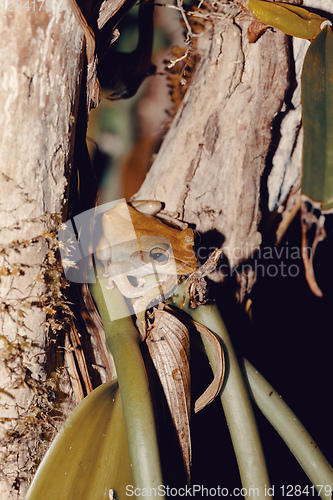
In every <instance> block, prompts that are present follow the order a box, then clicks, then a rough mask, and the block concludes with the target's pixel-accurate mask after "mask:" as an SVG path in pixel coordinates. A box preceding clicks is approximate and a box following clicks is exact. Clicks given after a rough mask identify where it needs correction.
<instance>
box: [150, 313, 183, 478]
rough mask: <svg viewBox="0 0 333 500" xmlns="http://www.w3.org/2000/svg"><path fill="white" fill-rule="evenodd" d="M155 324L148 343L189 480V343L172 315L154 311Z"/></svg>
mask: <svg viewBox="0 0 333 500" xmlns="http://www.w3.org/2000/svg"><path fill="white" fill-rule="evenodd" d="M154 314H155V321H154V325H153V327H152V329H151V330H150V332H149V333H148V336H147V339H146V342H147V346H148V350H149V354H150V356H151V359H152V361H153V363H154V366H155V369H156V371H157V374H158V376H159V379H160V381H161V385H162V387H163V390H164V394H165V397H166V400H167V403H168V406H169V410H170V413H171V418H172V421H173V423H174V426H175V428H176V432H177V435H178V440H179V443H180V447H181V450H182V454H183V460H184V464H185V468H186V472H187V476H188V478H189V477H190V466H191V438H190V413H191V378H190V366H189V357H190V339H189V333H188V330H187V328H186V327H185V325H183V323H182V322H181V321H179V319H177V318H176V317H175V316H174V315H173V314H170V313H169V312H167V311H165V310H161V309H157V308H155V309H154Z"/></svg>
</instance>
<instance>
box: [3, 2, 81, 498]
mask: <svg viewBox="0 0 333 500" xmlns="http://www.w3.org/2000/svg"><path fill="white" fill-rule="evenodd" d="M36 4H37V6H36V11H35V12H33V11H32V10H31V11H30V12H27V11H26V10H22V11H21V12H18V11H13V12H9V11H5V12H2V13H1V16H0V31H1V40H0V84H1V100H0V130H1V134H0V152H1V154H0V193H1V197H0V211H1V223H0V235H1V236H0V280H1V281H0V299H1V301H0V343H1V351H0V356H1V365H0V382H1V389H0V405H1V406H0V419H1V420H0V421H1V465H0V468H1V474H0V481H1V482H0V497H1V498H6V499H8V500H9V499H14V498H15V499H17V498H23V497H24V494H25V491H26V488H27V484H28V482H29V479H30V478H31V475H32V474H33V472H34V470H35V467H36V464H37V463H38V461H39V460H40V458H41V456H42V454H43V453H44V452H45V449H46V447H47V446H48V445H49V442H50V438H51V436H52V435H53V433H54V431H55V430H56V428H57V425H58V421H59V420H61V419H62V418H63V416H66V413H68V412H69V410H70V409H71V407H73V404H74V403H75V399H74V397H73V391H72V389H71V384H70V382H69V376H68V373H67V370H66V368H64V366H65V365H66V361H65V363H64V362H63V359H61V360H60V359H53V360H51V359H50V356H49V354H50V350H51V347H52V345H54V344H55V343H56V335H59V336H64V332H65V330H66V324H68V322H67V323H66V314H67V313H68V316H70V309H69V308H67V309H66V307H67V306H66V300H65V298H64V296H63V294H62V292H63V290H62V286H63V281H62V276H61V268H60V265H59V264H58V263H57V259H56V249H57V226H58V223H59V220H60V216H61V213H62V211H63V207H64V205H65V201H66V196H67V195H66V190H67V184H68V175H69V172H70V170H71V164H72V157H73V140H74V132H75V126H76V113H77V105H78V96H79V89H80V75H81V74H82V66H83V58H82V46H83V45H82V44H83V37H82V32H81V30H80V28H79V27H78V25H77V23H76V21H75V19H74V16H73V14H72V12H71V10H70V9H69V7H68V6H67V3H66V1H65V0H57V1H55V2H53V5H52V10H50V11H47V10H46V6H45V4H43V6H42V7H41V10H40V11H39V10H38V9H39V4H38V3H37V2H36ZM59 308H60V309H62V311H63V317H62V319H61V318H60V317H58V316H57V312H58V311H59ZM66 311H67V312H66ZM51 339H52V340H51ZM60 357H61V358H63V356H60ZM55 358H59V354H56V355H55ZM61 366H62V367H63V368H61ZM61 401H62V403H61ZM55 402H57V403H56V404H55Z"/></svg>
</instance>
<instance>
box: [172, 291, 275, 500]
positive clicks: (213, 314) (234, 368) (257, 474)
mask: <svg viewBox="0 0 333 500" xmlns="http://www.w3.org/2000/svg"><path fill="white" fill-rule="evenodd" d="M183 292H184V286H182V285H180V286H179V287H178V290H177V293H176V294H175V295H174V296H173V297H172V300H173V303H174V304H175V305H176V306H178V307H179V306H180V302H181V299H182V296H183ZM184 310H185V311H186V312H187V313H188V314H189V315H190V316H191V317H192V318H193V319H195V320H196V321H198V322H199V323H201V324H203V325H204V326H206V327H207V328H209V329H210V330H212V331H213V332H215V333H216V334H217V335H218V336H219V337H220V338H221V340H222V342H223V344H224V349H225V354H226V358H227V371H226V377H227V380H226V383H225V384H224V387H223V389H222V393H221V402H222V406H223V410H224V413H225V417H226V420H227V423H228V428H229V432H230V436H231V439H232V443H233V447H234V450H235V455H236V459H237V463H238V468H239V473H240V477H241V481H242V486H243V488H245V489H246V491H247V495H246V496H245V498H246V499H248V500H252V499H256V500H258V499H259V500H260V499H264V498H271V497H270V496H269V495H268V493H267V490H268V488H269V486H270V485H269V478H268V473H267V469H266V462H265V458H264V454H263V451H262V446H261V441H260V437H259V433H258V429H257V424H256V422H255V418H254V415H253V410H252V406H251V402H250V398H249V394H248V392H247V387H246V384H245V381H244V379H243V376H242V372H241V370H240V367H239V364H238V360H237V357H236V354H235V351H234V349H233V346H232V343H231V340H230V337H229V335H228V332H227V329H226V327H225V325H224V323H223V321H222V318H221V316H220V314H219V311H218V309H217V307H216V305H213V306H208V305H203V306H199V307H197V308H195V309H191V308H190V307H189V305H188V302H186V303H185V306H184ZM202 340H203V343H204V345H205V349H206V352H207V356H208V358H209V361H210V364H211V366H212V369H213V371H214V369H215V366H214V365H215V360H214V356H213V353H212V351H211V348H210V346H209V344H208V343H207V342H206V341H205V339H204V338H203V339H202ZM258 492H259V494H258Z"/></svg>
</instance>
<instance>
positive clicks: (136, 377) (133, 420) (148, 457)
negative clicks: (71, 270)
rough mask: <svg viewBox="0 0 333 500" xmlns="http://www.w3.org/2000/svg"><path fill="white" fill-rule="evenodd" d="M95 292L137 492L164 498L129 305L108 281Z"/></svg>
mask: <svg viewBox="0 0 333 500" xmlns="http://www.w3.org/2000/svg"><path fill="white" fill-rule="evenodd" d="M92 292H93V296H94V299H95V301H96V304H97V307H98V310H99V312H100V315H101V317H102V321H103V325H104V329H105V335H106V344H107V346H108V348H109V350H110V352H111V353H112V356H113V358H114V363H115V367H116V371H117V378H118V382H119V389H120V394H121V400H122V405H123V411H124V419H125V425H126V434H127V440H128V447H129V454H130V459H131V464H132V472H133V481H134V488H137V491H138V492H142V491H143V489H144V488H145V489H146V488H147V490H144V492H143V494H144V493H147V492H151V495H148V496H147V498H154V497H155V496H156V497H157V496H158V498H163V497H161V496H160V495H158V491H159V490H158V487H159V486H161V485H162V484H163V480H162V473H161V466H160V458H159V449H158V444H157V437H156V429H155V420H154V412H153V407H152V402H151V397H150V392H149V387H148V380H147V375H146V371H145V366H144V363H143V359H142V355H141V351H140V347H139V333H138V331H137V329H136V328H135V326H134V324H133V322H132V319H131V316H130V312H129V310H128V307H127V304H126V301H125V299H124V297H123V296H122V294H121V293H120V292H119V290H118V289H117V288H114V289H113V290H107V289H106V280H105V279H103V278H102V279H100V280H98V281H97V283H96V284H95V285H93V287H92ZM115 318H118V319H115ZM155 491H156V495H155ZM139 496H140V495H139Z"/></svg>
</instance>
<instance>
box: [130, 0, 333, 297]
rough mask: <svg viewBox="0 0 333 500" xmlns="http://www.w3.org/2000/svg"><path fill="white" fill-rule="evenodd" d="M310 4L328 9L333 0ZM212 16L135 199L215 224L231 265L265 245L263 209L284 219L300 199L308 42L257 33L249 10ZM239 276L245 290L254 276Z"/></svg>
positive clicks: (209, 226)
mask: <svg viewBox="0 0 333 500" xmlns="http://www.w3.org/2000/svg"><path fill="white" fill-rule="evenodd" d="M311 5H312V6H314V5H316V6H317V7H318V6H320V7H321V8H323V9H325V8H327V1H326V0H322V2H321V4H320V5H319V4H318V1H317V2H316V1H314V2H312V4H311ZM211 20H212V25H211V27H210V29H207V30H206V32H205V33H204V34H202V35H201V36H200V37H199V38H198V39H197V50H198V52H199V54H200V56H201V61H200V63H199V64H198V66H197V69H196V74H195V76H194V78H193V81H192V83H191V85H190V87H189V90H188V92H187V94H186V96H185V98H184V101H183V103H182V105H181V107H180V109H179V111H178V114H177V116H176V118H175V120H174V121H173V124H172V126H171V128H170V130H169V132H168V134H167V136H166V137H165V140H164V142H163V145H162V147H161V149H160V151H159V154H158V155H157V158H156V160H155V161H154V163H153V165H152V168H151V170H150V172H149V174H148V176H147V177H146V180H145V182H144V183H143V185H142V187H141V189H140V190H139V191H138V193H137V195H136V196H135V199H158V200H160V201H163V202H165V204H166V209H167V210H169V211H171V212H178V213H179V214H180V217H181V218H182V219H183V220H185V221H187V222H189V223H192V224H193V225H195V227H196V229H197V230H198V231H200V232H201V233H207V232H210V231H216V232H217V233H218V234H216V237H213V239H210V242H211V243H214V241H215V245H216V246H219V245H220V243H221V241H223V249H224V254H225V256H226V257H227V259H228V264H229V266H230V268H231V269H233V268H235V267H236V266H237V265H238V264H239V263H241V262H244V261H246V260H247V259H248V258H249V257H250V256H251V255H252V254H253V253H254V252H255V251H256V250H257V249H258V248H259V247H260V244H261V242H262V228H260V229H259V224H260V222H262V216H263V214H264V215H265V217H266V216H267V217H271V215H272V213H273V214H275V219H276V222H275V224H276V225H277V224H278V221H279V219H281V218H283V217H284V216H287V215H288V214H289V213H290V212H291V211H292V210H293V209H294V207H295V206H296V207H297V200H298V197H299V189H300V182H301V170H302V163H301V155H302V133H301V103H300V74H301V69H302V64H303V59H304V56H305V53H306V50H307V47H308V44H309V42H308V41H307V40H295V41H294V42H293V45H292V42H291V38H289V37H287V36H285V35H284V34H283V33H281V32H280V31H278V30H276V31H273V30H267V31H265V32H264V34H263V35H262V36H261V37H260V38H259V39H258V40H257V41H256V42H255V43H250V42H249V37H248V33H249V27H250V29H251V28H252V27H253V25H252V24H251V20H250V17H249V16H246V15H244V14H242V15H239V16H236V18H235V20H234V21H233V20H231V19H225V20H223V19H221V18H218V17H217V16H216V17H215V19H214V16H213V15H212V16H211ZM252 20H253V17H252ZM250 25H251V26H250ZM206 26H207V27H208V24H207V25H206ZM266 227H267V226H266ZM275 229H276V228H275ZM275 229H274V228H273V229H272V228H271V232H272V233H273V234H274V231H275ZM237 277H238V278H239V280H240V282H241V283H240V296H241V298H244V297H245V294H246V293H245V292H246V291H250V290H251V286H252V284H253V282H254V280H255V276H254V274H253V273H251V272H248V271H247V272H246V274H244V273H240V274H238V275H237ZM216 279H217V280H219V279H223V275H220V276H219V277H218V276H216Z"/></svg>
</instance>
